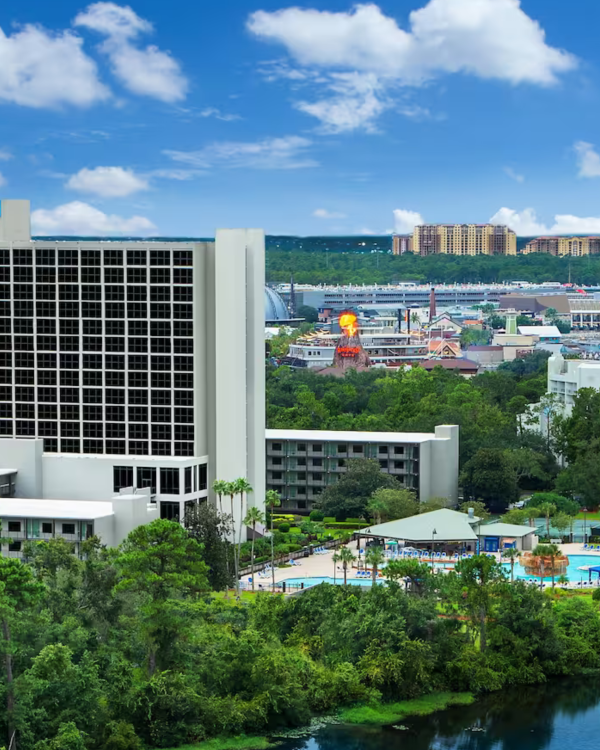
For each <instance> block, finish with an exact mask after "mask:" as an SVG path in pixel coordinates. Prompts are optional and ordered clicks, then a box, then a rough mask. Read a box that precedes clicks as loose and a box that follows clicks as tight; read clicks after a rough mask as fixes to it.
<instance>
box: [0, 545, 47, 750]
mask: <svg viewBox="0 0 600 750" xmlns="http://www.w3.org/2000/svg"><path fill="white" fill-rule="evenodd" d="M43 590H44V587H43V585H42V584H41V583H39V582H38V581H36V580H35V579H34V577H33V575H32V573H31V569H30V568H28V567H27V566H26V565H24V564H23V563H22V562H21V561H20V560H17V559H15V558H10V557H9V558H7V557H0V623H1V625H2V651H3V656H4V679H5V681H6V692H5V695H6V724H7V728H8V738H7V739H8V745H9V746H12V747H13V748H15V750H16V747H17V737H16V724H15V710H16V704H15V688H14V679H15V675H14V670H13V658H14V650H15V645H14V642H13V637H12V628H13V625H14V623H15V622H16V621H17V619H18V618H19V617H21V616H23V615H26V614H28V613H31V612H32V611H33V610H34V608H35V607H36V606H37V605H38V603H39V602H40V600H41V597H42V593H43Z"/></svg>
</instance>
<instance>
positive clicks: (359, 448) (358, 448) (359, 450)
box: [352, 445, 363, 453]
mask: <svg viewBox="0 0 600 750" xmlns="http://www.w3.org/2000/svg"><path fill="white" fill-rule="evenodd" d="M362 452H363V447H362V445H353V446H352V453H362Z"/></svg>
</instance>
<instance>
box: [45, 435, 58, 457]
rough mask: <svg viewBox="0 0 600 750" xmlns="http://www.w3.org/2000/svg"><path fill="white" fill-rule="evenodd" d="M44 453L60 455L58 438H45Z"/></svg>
mask: <svg viewBox="0 0 600 750" xmlns="http://www.w3.org/2000/svg"><path fill="white" fill-rule="evenodd" d="M44 452H45V453H58V440H57V439H56V438H45V439H44Z"/></svg>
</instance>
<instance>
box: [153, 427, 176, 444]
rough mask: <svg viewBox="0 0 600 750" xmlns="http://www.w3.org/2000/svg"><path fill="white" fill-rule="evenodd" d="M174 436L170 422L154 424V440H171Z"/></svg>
mask: <svg viewBox="0 0 600 750" xmlns="http://www.w3.org/2000/svg"><path fill="white" fill-rule="evenodd" d="M172 437H173V435H172V430H171V425H170V424H153V425H152V440H163V441H166V440H169V441H170V440H171V439H172Z"/></svg>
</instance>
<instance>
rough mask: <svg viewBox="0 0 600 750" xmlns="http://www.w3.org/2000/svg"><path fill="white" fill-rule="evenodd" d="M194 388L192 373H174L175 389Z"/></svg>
mask: <svg viewBox="0 0 600 750" xmlns="http://www.w3.org/2000/svg"><path fill="white" fill-rule="evenodd" d="M193 387H194V373H193V372H176V373H175V388H193Z"/></svg>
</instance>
